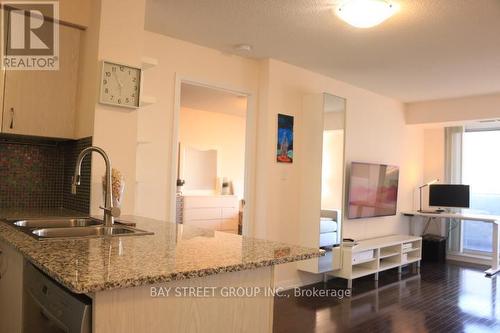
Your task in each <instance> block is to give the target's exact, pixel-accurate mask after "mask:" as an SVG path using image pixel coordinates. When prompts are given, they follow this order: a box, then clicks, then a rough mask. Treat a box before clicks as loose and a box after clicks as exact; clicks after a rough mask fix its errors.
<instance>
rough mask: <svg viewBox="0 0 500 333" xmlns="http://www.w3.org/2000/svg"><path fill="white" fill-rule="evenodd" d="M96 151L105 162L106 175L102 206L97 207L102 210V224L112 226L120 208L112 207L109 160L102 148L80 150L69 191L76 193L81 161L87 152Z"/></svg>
mask: <svg viewBox="0 0 500 333" xmlns="http://www.w3.org/2000/svg"><path fill="white" fill-rule="evenodd" d="M92 152H96V153H99V154H100V155H101V156H102V158H103V159H104V162H105V163H106V176H105V181H106V183H105V185H106V186H105V187H104V207H99V208H101V209H102V210H104V226H106V227H112V226H113V224H114V222H115V217H118V216H120V213H121V212H120V208H118V207H113V190H112V188H111V185H112V182H111V162H110V161H109V157H108V155H107V154H106V152H105V151H104V150H102V149H101V148H99V147H94V146H92V147H88V148H85V149H84V150H82V151H81V152H80V155H78V158H77V160H76V167H75V175H74V177H73V183H72V184H71V193H73V194H76V187H77V186H78V185H80V179H81V168H82V161H83V159H84V158H85V156H87V155H88V154H90V153H92Z"/></svg>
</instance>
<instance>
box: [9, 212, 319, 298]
mask: <svg viewBox="0 0 500 333" xmlns="http://www.w3.org/2000/svg"><path fill="white" fill-rule="evenodd" d="M0 214H2V212H1V211H0ZM3 214H4V215H0V218H1V217H3V218H5V217H13V215H8V214H5V212H3ZM26 216H27V215H24V216H23V215H22V214H19V215H17V217H26ZM31 216H32V217H33V216H34V215H31ZM51 216H54V214H52V215H51ZM58 216H61V215H58ZM62 216H64V215H62ZM121 220H124V221H130V222H135V223H137V228H139V229H143V230H147V231H152V232H154V235H152V236H132V237H122V238H118V237H114V238H94V239H83V240H50V241H37V240H35V239H34V238H32V237H30V236H28V235H26V234H24V233H22V232H21V231H18V230H16V229H15V228H14V227H12V226H10V225H8V224H7V223H5V222H0V239H2V240H4V241H6V242H7V243H9V244H11V245H12V246H14V247H15V248H16V249H17V250H18V251H19V252H20V253H21V254H23V255H24V257H25V258H27V259H28V260H29V261H30V262H32V263H33V264H34V265H35V266H37V267H38V268H40V269H41V270H42V271H44V272H45V273H46V274H47V275H49V276H50V277H52V278H53V279H54V280H56V281H58V282H59V283H61V284H62V285H64V286H65V287H67V288H68V289H70V290H71V291H73V292H75V293H93V292H99V291H103V290H109V289H116V288H128V287H135V286H141V285H147V284H155V283H163V282H168V281H173V280H182V279H190V278H195V277H203V276H208V275H213V274H219V273H224V272H234V271H241V270H247V269H255V268H258V267H264V266H272V265H278V264H283V263H287V262H293V261H299V260H305V259H310V258H315V257H319V256H320V255H322V252H321V251H320V250H319V249H311V248H305V247H301V246H293V245H290V244H284V243H277V242H272V241H266V240H260V239H255V238H251V237H244V236H238V235H234V234H229V233H224V232H217V231H215V232H214V231H212V230H205V229H200V228H195V227H189V226H183V225H181V224H174V223H169V222H164V221H158V220H153V219H148V218H141V217H135V216H125V217H122V218H121Z"/></svg>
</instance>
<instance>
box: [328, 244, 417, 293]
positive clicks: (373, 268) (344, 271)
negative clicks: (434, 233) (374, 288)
mask: <svg viewBox="0 0 500 333" xmlns="http://www.w3.org/2000/svg"><path fill="white" fill-rule="evenodd" d="M407 243H412V246H413V247H412V248H411V249H407V250H405V251H403V244H407ZM421 248H422V238H421V237H415V236H407V235H392V236H386V237H379V238H373V239H368V240H361V241H358V245H357V246H355V247H352V248H347V247H343V248H341V252H342V253H341V256H342V262H343V265H342V267H341V268H340V269H339V270H337V271H334V272H332V273H331V275H333V276H337V277H341V278H344V279H347V280H348V287H349V288H351V283H352V280H353V279H356V278H358V277H362V276H366V275H370V274H375V278H377V276H378V274H376V273H379V272H381V271H385V270H388V269H392V268H396V267H401V266H403V265H407V264H411V263H414V262H418V261H420V260H421V258H422V253H421ZM365 251H373V252H374V255H375V256H374V258H370V259H366V260H363V261H360V262H356V263H353V262H352V258H353V257H356V256H358V255H359V254H361V252H365ZM406 253H408V254H407V255H405V256H407V260H406V261H403V254H406Z"/></svg>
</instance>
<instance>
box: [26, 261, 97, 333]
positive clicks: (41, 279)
mask: <svg viewBox="0 0 500 333" xmlns="http://www.w3.org/2000/svg"><path fill="white" fill-rule="evenodd" d="M23 286H24V288H23V332H24V333H45V332H47V333H49V332H50V333H56V332H65V333H80V332H83V333H90V332H92V301H91V299H90V298H88V297H87V296H85V295H77V294H74V293H72V292H70V291H69V290H67V289H66V288H64V287H62V286H61V285H59V284H58V283H57V282H55V281H54V280H52V279H51V278H49V277H48V276H47V275H45V274H44V273H42V272H41V271H40V270H38V269H37V268H35V267H34V266H33V265H32V264H30V263H28V262H26V263H25V266H24V278H23Z"/></svg>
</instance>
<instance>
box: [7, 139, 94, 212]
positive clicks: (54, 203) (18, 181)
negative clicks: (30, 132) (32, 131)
mask: <svg viewBox="0 0 500 333" xmlns="http://www.w3.org/2000/svg"><path fill="white" fill-rule="evenodd" d="M91 144H92V138H90V137H89V138H84V139H80V140H64V141H62V140H52V139H42V138H32V137H21V136H10V135H1V136H0V208H66V209H71V210H76V211H80V212H84V213H88V212H89V211H90V170H91V159H90V158H86V159H85V160H84V162H83V165H82V185H81V186H80V187H79V188H78V192H77V195H72V194H71V176H72V175H73V172H74V167H75V162H76V157H77V156H78V153H79V152H80V151H81V150H82V149H83V148H85V147H88V146H90V145H91Z"/></svg>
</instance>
